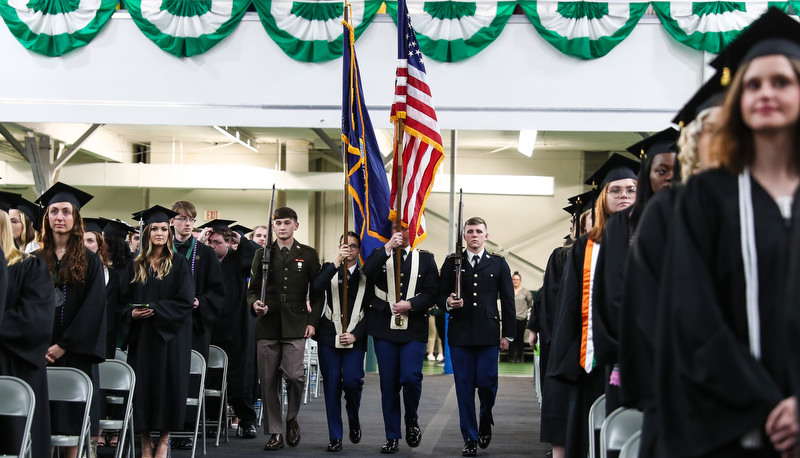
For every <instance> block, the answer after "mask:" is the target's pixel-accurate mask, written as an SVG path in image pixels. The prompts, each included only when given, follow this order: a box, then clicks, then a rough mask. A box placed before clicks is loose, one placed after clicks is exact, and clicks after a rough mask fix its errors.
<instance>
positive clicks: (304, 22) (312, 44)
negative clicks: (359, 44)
mask: <svg viewBox="0 0 800 458" xmlns="http://www.w3.org/2000/svg"><path fill="white" fill-rule="evenodd" d="M343 3H344V2H337V3H329V2H314V1H306V2H289V1H285V0H274V1H273V0H253V4H255V6H256V11H257V12H258V16H259V18H261V24H263V26H264V29H266V31H267V33H268V34H269V36H270V37H271V38H272V40H273V41H274V42H275V43H276V44H277V45H278V46H279V47H280V48H281V49H282V50H283V52H285V53H286V54H287V55H288V56H289V57H291V58H292V59H295V60H299V61H301V62H323V61H327V60H333V59H337V58H339V57H341V56H342V19H343V18H344V14H343V11H344V7H343ZM382 3H383V1H382V0H365V1H355V2H353V3H352V17H351V19H352V23H353V29H354V33H355V37H356V39H358V37H359V36H361V34H362V33H363V32H364V30H365V29H366V28H367V26H368V25H369V23H370V22H372V19H373V18H374V17H375V13H377V12H378V9H380V7H381V4H382Z"/></svg>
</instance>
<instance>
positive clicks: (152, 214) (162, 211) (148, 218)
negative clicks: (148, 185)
mask: <svg viewBox="0 0 800 458" xmlns="http://www.w3.org/2000/svg"><path fill="white" fill-rule="evenodd" d="M176 216H178V212H174V211H172V210H170V209H169V208H164V207H162V206H161V205H153V206H152V207H150V208H148V209H147V210H142V211H138V212H136V213H134V214H133V219H135V220H136V221H143V222H144V225H145V226H149V225H151V224H153V223H167V224H169V220H170V218H174V217H176Z"/></svg>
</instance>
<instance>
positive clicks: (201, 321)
mask: <svg viewBox="0 0 800 458" xmlns="http://www.w3.org/2000/svg"><path fill="white" fill-rule="evenodd" d="M192 239H194V236H192ZM194 240H195V242H194V245H195V250H194V259H192V255H191V254H189V255H188V256H189V259H186V257H187V254H188V250H186V249H183V248H180V249H178V252H177V253H175V257H181V258H184V260H185V261H186V262H187V264H188V265H189V267H190V268H191V273H192V279H193V284H194V298H197V301H198V303H199V305H198V306H197V307H196V308H195V309H194V311H192V348H193V349H194V350H197V351H199V352H200V353H201V354H202V355H203V357H204V358H205V359H206V360H208V345H209V343H210V342H211V329H212V328H213V326H214V321H216V319H217V317H219V315H220V314H221V313H222V309H223V308H224V306H225V286H224V285H223V283H222V268H221V267H220V265H219V260H218V259H217V253H216V252H214V249H213V248H211V247H209V246H207V245H205V244H203V243H200V242H198V241H197V239H194ZM192 302H194V299H192Z"/></svg>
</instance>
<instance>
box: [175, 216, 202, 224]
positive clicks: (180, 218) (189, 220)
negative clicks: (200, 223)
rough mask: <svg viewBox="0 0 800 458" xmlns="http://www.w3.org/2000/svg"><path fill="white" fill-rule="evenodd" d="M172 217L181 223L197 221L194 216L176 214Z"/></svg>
mask: <svg viewBox="0 0 800 458" xmlns="http://www.w3.org/2000/svg"><path fill="white" fill-rule="evenodd" d="M172 219H174V220H175V221H180V222H181V223H184V222H189V223H194V222H195V221H197V220H196V219H194V218H187V217H185V216H176V217H174V218H172Z"/></svg>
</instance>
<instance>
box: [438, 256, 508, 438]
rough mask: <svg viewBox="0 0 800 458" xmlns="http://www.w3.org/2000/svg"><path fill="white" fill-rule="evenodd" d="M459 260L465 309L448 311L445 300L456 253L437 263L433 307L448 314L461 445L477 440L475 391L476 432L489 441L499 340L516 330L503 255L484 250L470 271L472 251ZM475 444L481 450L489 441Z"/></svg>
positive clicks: (452, 286) (452, 285) (452, 287)
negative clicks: (438, 274) (436, 297)
mask: <svg viewBox="0 0 800 458" xmlns="http://www.w3.org/2000/svg"><path fill="white" fill-rule="evenodd" d="M459 256H461V257H462V262H461V265H462V267H461V268H462V275H461V297H462V298H463V299H464V306H463V307H461V308H457V309H449V310H448V307H447V298H448V297H449V296H450V294H451V293H453V292H454V291H455V257H456V255H455V254H451V255H450V256H448V257H447V259H445V261H444V264H443V265H442V271H441V274H442V279H441V281H440V282H439V285H440V287H439V300H438V305H439V307H440V308H442V309H443V310H446V311H447V312H448V313H449V315H448V323H447V325H448V328H447V341H448V344H449V345H450V359H451V360H452V363H453V378H454V381H455V385H456V397H457V399H458V415H459V419H460V425H461V435H462V436H463V438H464V441H478V435H479V434H478V433H479V428H478V422H477V421H476V418H475V389H476V388H477V390H478V399H480V418H481V429H482V430H484V429H485V428H489V429H488V431H489V437H491V433H490V431H491V429H490V427H491V425H492V424H493V418H492V407H494V402H495V397H496V395H497V378H498V375H497V359H498V355H499V343H500V338H501V337H506V338H508V339H510V340H513V338H514V332H515V324H516V323H515V314H516V311H515V307H514V286H513V284H512V282H511V270H510V269H509V267H508V263H507V262H506V260H505V258H503V256H501V255H499V254H496V253H491V252H488V251H486V250H483V251H482V253H481V254H480V258H479V260H478V263H477V265H476V266H474V267H473V265H472V263H471V262H470V260H471V259H470V258H471V256H472V254H471V253H469V252H467V251H464V253H461V254H459ZM475 256H478V255H475ZM498 297H499V299H500V308H499V310H498V306H497V300H498ZM501 323H502V331H501ZM481 434H482V435H483V434H484V433H483V432H482V433H481ZM480 445H481V447H484V448H485V446H486V445H488V442H485V443H481V444H480Z"/></svg>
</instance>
